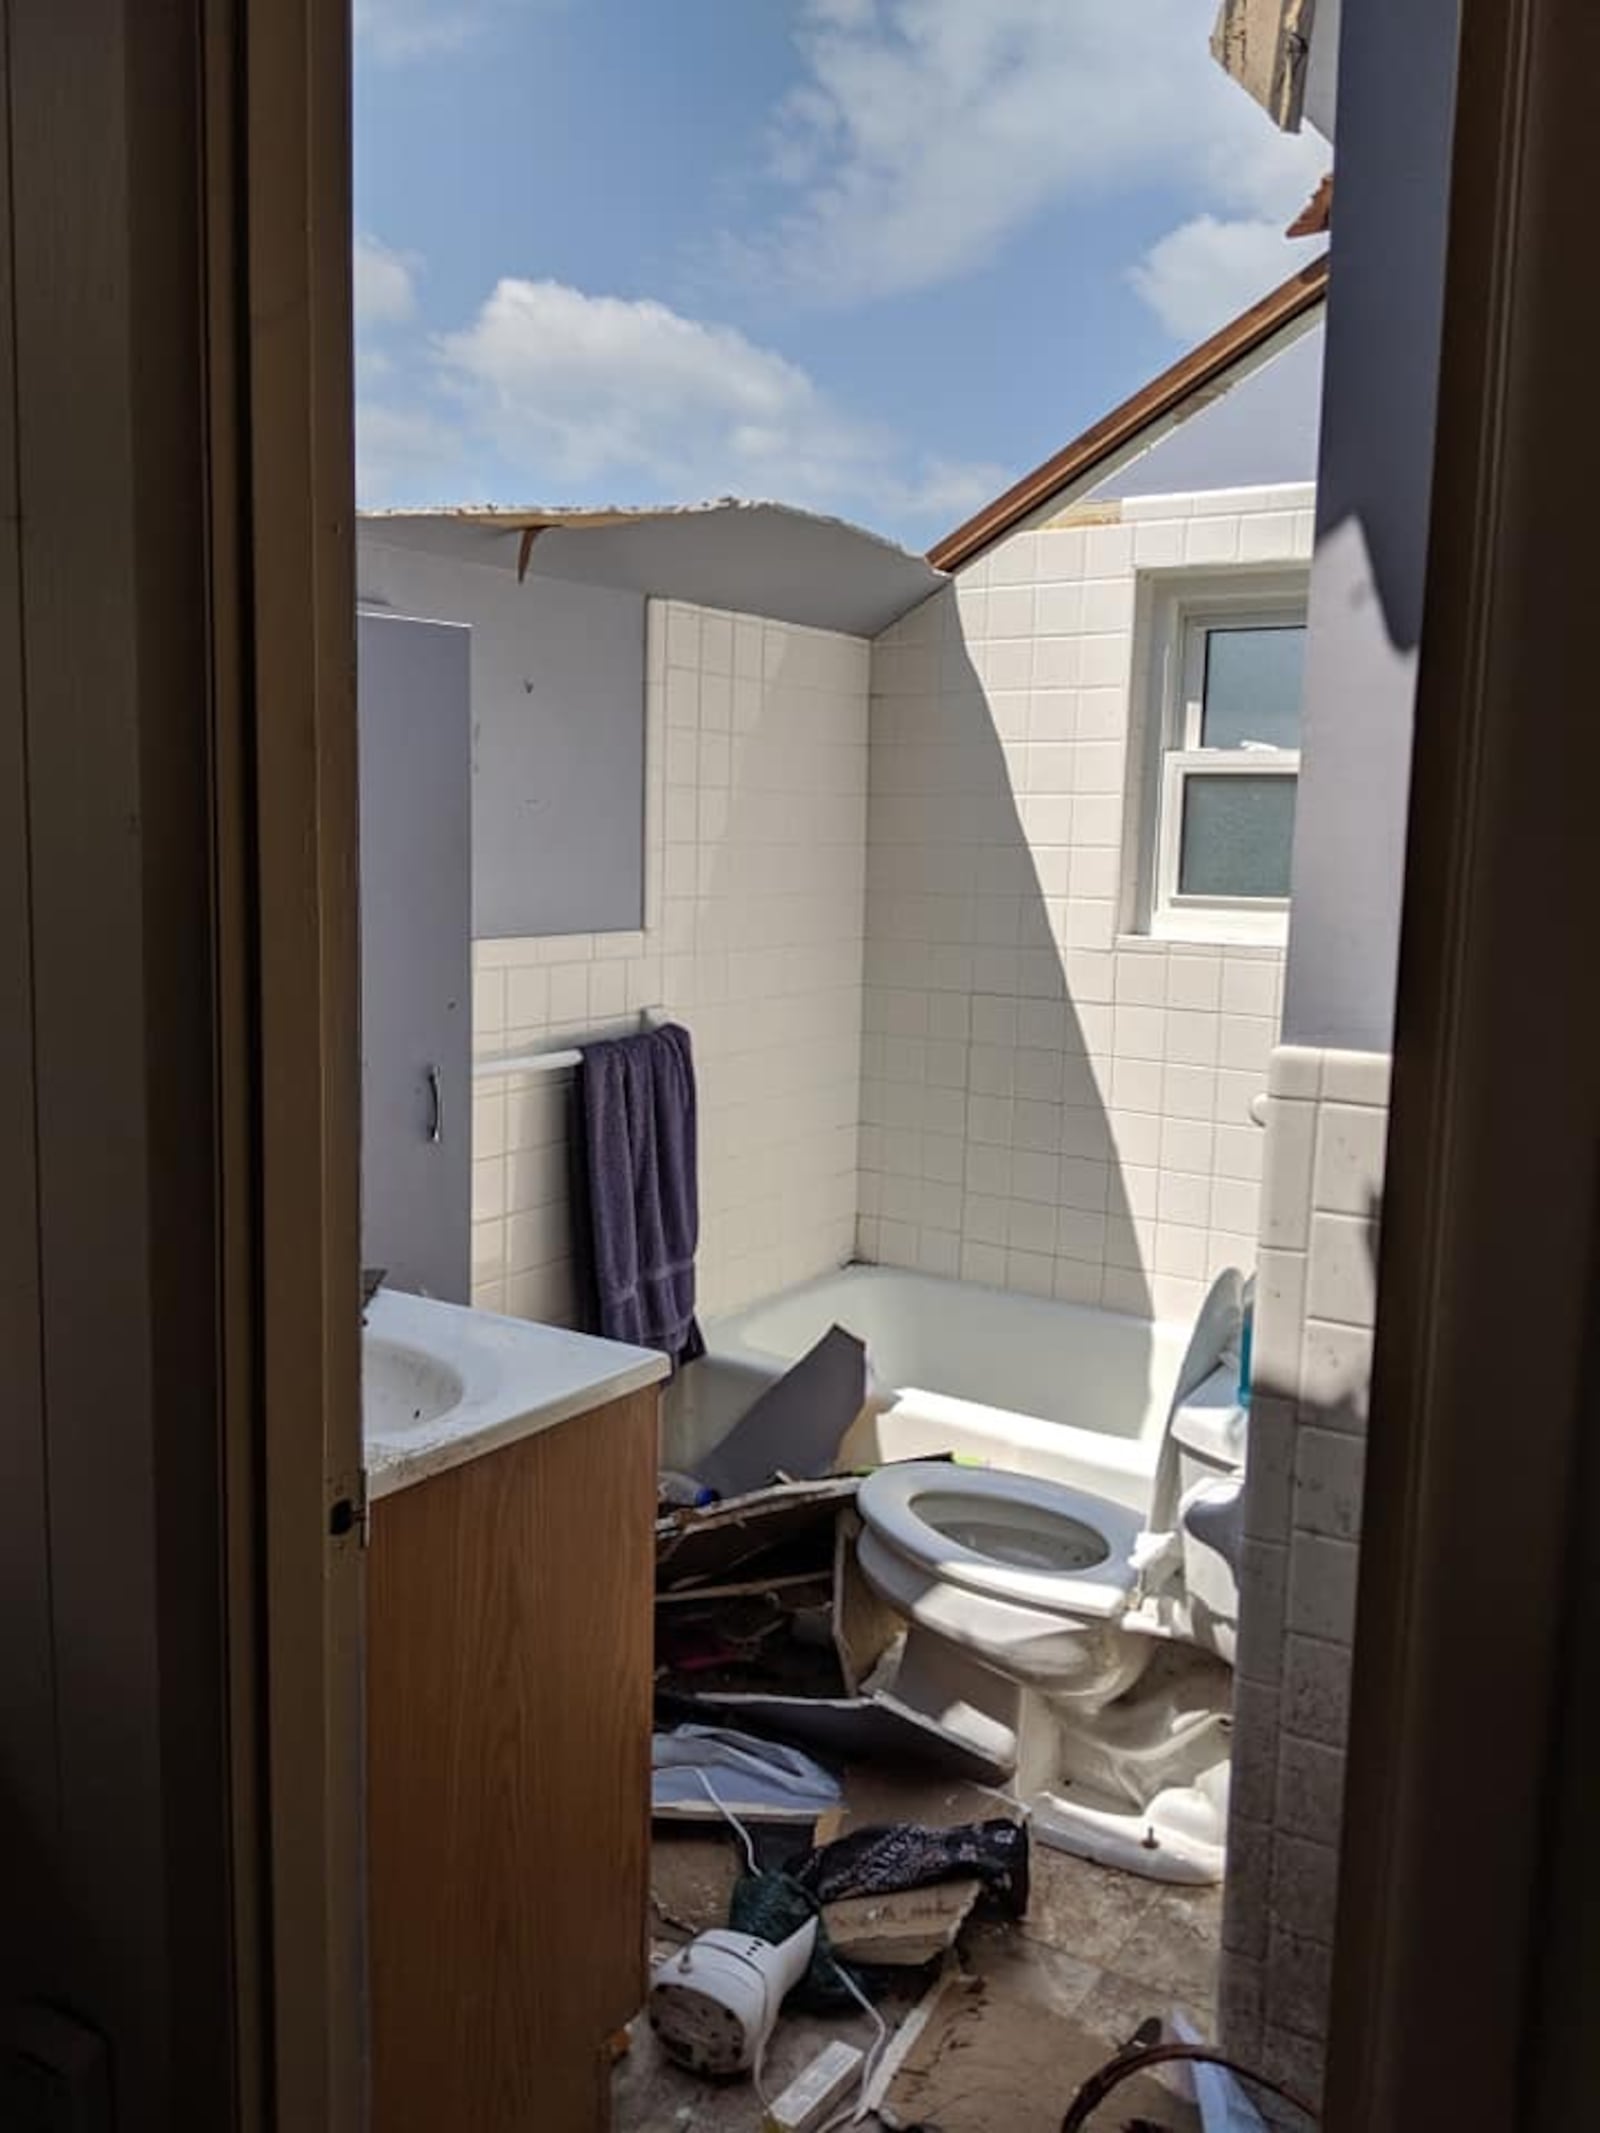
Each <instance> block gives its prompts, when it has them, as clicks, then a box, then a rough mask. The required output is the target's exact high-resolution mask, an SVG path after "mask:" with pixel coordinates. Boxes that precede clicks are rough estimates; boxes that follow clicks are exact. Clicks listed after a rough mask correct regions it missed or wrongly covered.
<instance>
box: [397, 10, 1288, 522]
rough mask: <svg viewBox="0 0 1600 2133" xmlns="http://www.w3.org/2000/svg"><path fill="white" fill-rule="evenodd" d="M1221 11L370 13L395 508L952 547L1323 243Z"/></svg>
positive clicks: (1282, 141) (1284, 142)
mask: <svg viewBox="0 0 1600 2133" xmlns="http://www.w3.org/2000/svg"><path fill="white" fill-rule="evenodd" d="M1214 12H1215V0H355V19H356V305H357V391H358V410H357V412H358V446H359V468H358V481H359V489H360V496H361V501H362V503H363V504H367V505H382V504H429V503H459V502H469V501H470V502H494V503H502V504H510V503H542V504H555V503H649V502H657V501H685V500H690V499H695V498H700V497H705V496H716V495H727V494H732V495H742V496H762V497H776V498H778V499H780V500H782V501H785V502H790V503H796V504H801V505H805V506H807V507H809V508H812V509H817V510H824V511H836V512H839V513H841V514H843V515H844V516H847V517H851V518H856V519H859V520H861V521H863V522H864V523H866V524H868V525H872V526H875V527H877V528H878V529H879V530H881V531H883V532H886V533H890V534H892V535H894V536H896V537H898V538H900V539H902V540H904V541H906V542H907V543H908V544H909V545H911V546H914V547H919V548H920V547H924V546H926V545H927V544H928V543H929V542H930V541H932V540H933V539H935V538H937V536H938V535H939V534H940V533H942V532H944V531H946V530H947V529H948V528H949V527H950V526H951V525H953V524H955V523H956V522H957V521H958V520H959V519H961V518H962V517H964V516H965V515H966V513H967V512H968V511H970V510H972V509H973V508H974V507H975V506H976V505H978V504H979V503H981V502H983V501H984V500H985V499H986V498H987V497H988V496H990V495H992V494H993V493H994V492H995V491H996V490H997V489H999V488H1001V487H1003V486H1004V485H1005V483H1006V482H1008V481H1009V480H1012V479H1014V478H1015V476H1016V475H1017V474H1018V473H1020V472H1021V471H1022V470H1023V469H1025V468H1026V467H1028V466H1031V465H1032V464H1034V463H1035V462H1036V461H1037V460H1039V459H1041V458H1042V457H1044V456H1045V454H1047V453H1049V452H1052V451H1054V450H1055V449H1056V448H1057V447H1058V446H1059V445H1061V444H1062V443H1064V442H1065V441H1066V440H1067V439H1068V438H1069V437H1071V436H1072V435H1074V434H1075V433H1076V432H1077V431H1078V430H1079V429H1081V428H1082V427H1084V425H1085V424H1087V423H1089V422H1091V421H1093V420H1094V419H1095V418H1096V417H1097V416H1098V415H1100V414H1102V413H1103V412H1104V411H1105V409H1106V408H1108V407H1109V406H1111V405H1112V404H1114V403H1115V402H1116V401H1117V400H1119V399H1121V398H1123V397H1124V396H1125V395H1126V394H1127V393H1128V392H1130V391H1132V390H1133V389H1134V388H1135V387H1136V386H1137V385H1139V384H1140V383H1141V382H1142V381H1143V380H1144V379H1145V378H1146V377H1148V376H1149V375H1150V374H1152V373H1153V372H1154V371H1156V370H1158V369H1160V368H1161V367H1162V366H1163V365H1164V364H1166V363H1168V362H1170V361H1171V360H1172V359H1173V357H1174V356H1175V355H1176V354H1177V353H1179V352H1180V351H1181V350H1182V349H1183V348H1184V347H1186V346H1188V345H1189V344H1191V343H1192V342H1193V341H1195V340H1197V339H1199V338H1200V337H1202V336H1203V335H1204V334H1206V333H1208V332H1210V331H1211V330H1212V329H1213V328H1214V327H1215V326H1217V325H1218V324H1220V323H1221V322H1222V321H1223V320H1224V319H1225V318H1227V317H1229V316H1230V315H1231V314H1232V313H1233V312H1235V311H1237V310H1238V309H1240V308H1241V307H1242V306H1243V305H1244V304H1246V303H1248V302H1249V301H1250V300H1251V299H1252V298H1253V297H1255V296H1257V295H1259V294H1261V293H1262V292H1263V291H1264V290H1266V289H1268V288H1270V287H1271V286H1272V285H1273V284H1274V283H1275V282H1277V281H1279V280H1281V279H1282V278H1283V277H1284V276H1285V275H1286V274H1288V273H1290V272H1291V271H1292V270H1293V268H1294V267H1295V265H1296V264H1298V262H1299V260H1300V259H1301V258H1303V257H1304V256H1307V254H1308V252H1309V250H1311V249H1314V247H1306V246H1303V245H1302V246H1295V245H1291V244H1289V243H1287V242H1286V241H1285V240H1284V238H1283V236H1282V234H1281V233H1282V230H1283V227H1284V224H1285V223H1286V222H1287V221H1288V219H1289V217H1290V216H1291V214H1292V213H1293V212H1294V210H1295V209H1296V208H1297V207H1299V205H1300V204H1301V202H1302V201H1303V200H1304V199H1305V197H1306V195H1307V194H1308V193H1309V191H1310V190H1311V187H1312V185H1313V184H1314V183H1315V181H1316V179H1317V178H1318V177H1319V176H1320V175H1321V173H1322V171H1323V169H1324V168H1325V167H1326V164H1327V151H1326V149H1325V148H1323V146H1322V144H1321V143H1320V142H1318V141H1317V140H1316V138H1315V137H1314V136H1313V135H1311V134H1309V133H1307V134H1306V135H1304V136H1303V137H1302V138H1300V139H1298V140H1295V139H1288V138H1285V137H1283V136H1280V135H1278V134H1277V133H1275V132H1274V130H1273V128H1272V127H1271V125H1270V124H1269V123H1268V121H1267V119H1266V118H1265V116H1264V115H1263V114H1262V113H1261V112H1259V111H1257V110H1256V109H1255V107H1254V106H1253V105H1251V104H1250V103H1249V102H1248V101H1247V100H1246V99H1245V97H1244V96H1243V95H1242V93H1241V92H1240V91H1239V90H1238V89H1237V88H1236V87H1235V86H1234V85H1233V84H1232V83H1231V82H1230V81H1228V80H1227V79H1226V77H1225V76H1224V75H1223V74H1222V73H1221V71H1220V69H1219V68H1217V67H1216V65H1215V64H1214V63H1213V61H1212V60H1211V58H1210V56H1209V53H1208V51H1207V35H1208V32H1209V28H1210V23H1211V18H1212V16H1213V14H1214Z"/></svg>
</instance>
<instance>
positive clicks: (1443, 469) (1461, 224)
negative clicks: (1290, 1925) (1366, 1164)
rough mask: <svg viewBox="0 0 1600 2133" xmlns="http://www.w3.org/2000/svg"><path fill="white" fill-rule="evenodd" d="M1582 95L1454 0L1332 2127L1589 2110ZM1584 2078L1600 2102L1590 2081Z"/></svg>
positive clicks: (1592, 777) (1588, 856)
mask: <svg viewBox="0 0 1600 2133" xmlns="http://www.w3.org/2000/svg"><path fill="white" fill-rule="evenodd" d="M1597 77H1600V21H1597V17H1596V16H1595V14H1594V11H1593V10H1592V9H1591V8H1590V7H1589V6H1588V5H1587V4H1586V0H1462V43H1461V64H1460V76H1459V89H1458V105H1457V121H1456V146H1455V154H1454V167H1453V174H1452V194H1451V226H1450V238H1449V249H1448V264H1447V279H1446V293H1445V316H1444V335H1443V352H1442V361H1441V374H1440V399H1439V422H1438V439H1437V458H1436V472H1435V483H1434V494H1433V506H1432V521H1431V524H1432V535H1431V541H1430V551H1429V564H1428V583H1427V597H1426V610H1425V620H1424V630H1423V641H1422V649H1421V664H1420V671H1419V685H1418V693H1417V708H1416V742H1415V758H1414V769H1413V783H1412V794H1411V812H1410V830H1409V844H1408V856H1407V867H1406V882H1405V921H1404V932H1403V942H1402V953H1401V969H1400V987H1399V999H1398V1012H1397V1025H1396V1039H1395V1074H1394V1104H1393V1113H1392V1122H1391V1136H1390V1149H1389V1161H1388V1179H1387V1187H1386V1192H1385V1205H1384V1226H1383V1243H1382V1253H1381V1264H1380V1281H1379V1307H1378V1327H1377V1347H1376V1358H1375V1367H1374V1386H1373V1403H1372V1420H1371V1428H1370V1434H1369V1440H1368V1473H1367V1487H1366V1503H1365V1511H1364V1520H1363V1537H1362V1564H1361V1585H1360V1597H1359V1606H1358V1619H1357V1634H1356V1645H1355V1664H1354V1687H1353V1709H1352V1718H1351V1731H1350V1757H1349V1774H1348V1789H1347V1794H1346V1806H1345V1832H1346V1834H1345V1839H1344V1845H1343V1857H1342V1864H1341V1873H1340V1887H1339V1913H1338V1934H1337V1944H1336V1952H1335V1961H1334V1984H1333V2006H1332V2028H1331V2037H1330V2050H1329V2065H1328V2088H1327V2115H1326V2120H1325V2123H1326V2125H1327V2127H1328V2128H1329V2129H1337V2133H1357V2129H1359V2133H1385V2129H1389V2128H1394V2129H1396V2133H1399V2129H1400V2128H1402V2127H1411V2126H1420V2125H1428V2126H1434V2125H1437V2126H1446V2125H1448V2126H1451V2127H1453V2128H1456V2127H1459V2128H1462V2129H1466V2128H1477V2127H1484V2128H1491V2127H1492V2128H1495V2129H1496V2133H1498V2129H1501V2128H1508V2127H1512V2126H1524V2125H1527V2126H1532V2125H1535V2124H1538V2125H1545V2124H1550V2125H1554V2124H1557V2123H1577V2122H1578V2117H1579V2116H1580V2115H1581V2113H1575V2115H1574V2116H1572V2117H1571V2118H1570V2119H1568V2118H1566V2117H1564V2116H1563V2115H1562V2114H1561V2113H1560V2112H1559V2111H1558V2112H1557V2113H1556V2114H1555V2115H1553V2116H1552V2115H1546V2114H1544V2113H1543V2112H1542V2111H1541V2109H1540V2107H1539V2105H1538V2103H1537V2102H1536V2100H1535V2098H1536V2094H1537V2093H1542V2091H1540V2089H1539V2084H1540V2083H1541V2082H1543V2081H1545V2080H1546V2079H1548V2078H1550V2077H1551V2075H1552V2072H1553V2070H1555V2069H1557V2068H1558V2067H1559V2066H1560V2065H1562V2064H1563V2061H1562V2058H1561V2051H1562V2048H1563V2047H1565V2048H1566V2050H1567V2051H1568V2052H1569V2053H1570V2050H1571V2048H1572V2039H1571V2037H1570V2036H1568V2037H1565V2038H1563V2037H1561V2036H1552V2035H1551V2034H1549V2033H1548V2031H1547V2032H1546V2033H1545V2034H1544V2035H1543V2036H1542V2038H1541V2017H1540V2015H1539V2006H1540V1996H1539V1993H1538V1990H1537V1986H1538V1983H1539V1981H1540V1950H1541V1943H1542V1942H1543V1941H1544V1939H1545V1936H1546V1934H1547V1932H1548V1931H1549V1930H1550V1924H1551V1919H1552V1916H1553V1912H1552V1905H1555V1906H1557V1907H1558V1908H1559V1906H1560V1904H1561V1902H1562V1899H1563V1897H1564V1896H1566V1895H1568V1894H1570V1887H1569V1886H1568V1885H1567V1877H1566V1876H1564V1875H1563V1874H1561V1873H1557V1872H1556V1871H1555V1867H1556V1861H1555V1858H1554V1857H1553V1855H1552V1854H1551V1853H1550V1851H1549V1850H1548V1849H1547V1838H1546V1823H1547V1821H1548V1820H1549V1817H1548V1816H1547V1814H1546V1812H1545V1809H1546V1806H1547V1803H1549V1802H1550V1801H1551V1800H1552V1799H1557V1798H1559V1791H1560V1778H1561V1753H1560V1741H1561V1729H1562V1724H1563V1720H1564V1719H1565V1720H1566V1721H1568V1722H1570V1721H1571V1718H1572V1716H1573V1713H1572V1710H1571V1708H1570V1706H1565V1705H1564V1703H1563V1686H1564V1684H1563V1669H1562V1659H1563V1656H1564V1652H1565V1649H1566V1636H1565V1632H1566V1629H1567V1625H1568V1624H1569V1622H1570V1621H1571V1620H1572V1616H1573V1605H1574V1599H1575V1595H1576V1590H1577V1587H1576V1579H1577V1576H1578V1569H1579V1561H1580V1559H1579V1557H1578V1556H1576V1555H1575V1554H1574V1553H1573V1550H1572V1542H1573V1540H1574V1537H1575V1534H1581V1535H1583V1536H1585V1537H1586V1535H1587V1529H1588V1526H1589V1525H1590V1524H1592V1521H1593V1516H1594V1510H1593V1499H1592V1496H1591V1497H1588V1498H1585V1497H1584V1496H1583V1495H1582V1493H1581V1491H1580V1490H1579V1488H1578V1486H1577V1483H1578V1480H1579V1476H1580V1473H1581V1472H1582V1471H1583V1469H1582V1468H1581V1467H1580V1463H1579V1461H1580V1452H1581V1449H1582V1446H1583V1444H1584V1440H1585V1432H1586V1430H1588V1431H1589V1432H1590V1433H1592V1429H1593V1425H1594V1418H1595V1389H1594V1380H1593V1362H1594V1344H1593V1341H1592V1338H1591V1327H1592V1325H1593V1315H1594V1310H1595V1305H1596V1300H1597V1287H1596V1264H1597V1262H1596V1243H1597V1235H1600V1229H1597V1211H1600V1199H1597V1174H1596V1158H1597V1151H1600V1013H1597V1011H1596V1008H1595V1005H1594V1001H1593V997H1592V994H1593V982H1592V973H1593V970H1594V967H1595V957H1596V945H1595V944H1596V941H1597V939H1600V875H1597V871H1596V867H1595V860H1594V832H1593V826H1592V825H1593V818H1594V794H1595V792H1596V790H1597V780H1600V730H1597V724H1596V721H1595V720H1594V719H1593V718H1592V716H1590V715H1589V712H1588V706H1589V703H1590V700H1591V699H1592V696H1593V679H1592V673H1593V657H1594V654H1593V645H1594V624H1593V614H1594V585H1593V579H1594V554H1595V532H1594V528H1595V510H1596V504H1595V499H1596V498H1597V497H1600V443H1597V439H1600V431H1597V428H1596V425H1595V422H1594V419H1593V411H1592V407H1591V405H1590V373H1591V371H1592V363H1593V354H1592V350H1593V340H1592V335H1591V334H1590V333H1589V331H1588V330H1587V327H1586V312H1587V309H1588V307H1589V306H1590V305H1591V304H1592V297H1591V296H1590V293H1589V289H1588V284H1587V277H1586V275H1585V273H1584V270H1583V261H1584V258H1585V256H1586V247H1587V244H1588V241H1589V237H1590V231H1589V224H1590V220H1591V212H1590V210H1591V203H1592V201H1593V200H1594V198H1595V195H1596V192H1597V190H1600V135H1597V134H1596V130H1595V127H1594V118H1593V93H1592V92H1593V84H1594V81H1595V79H1596V78H1597ZM1589 1470H1590V1471H1591V1472H1592V1465H1591V1467H1590V1469H1589ZM1575 1514H1576V1516H1575ZM1590 1612H1591V1613H1592V1609H1591V1610H1590ZM1592 1656H1593V1655H1592V1652H1591V1653H1590V1654H1589V1659H1590V1663H1591V1664H1592ZM1589 1724H1590V1725H1591V1727H1592V1724H1593V1720H1592V1719H1590V1720H1589ZM1553 1788H1554V1789H1553ZM1568 1836H1569V1838H1570V1830H1569V1831H1568ZM1593 1850H1594V1847H1593V1840H1592V1839H1591V1840H1589V1855H1590V1861H1591V1864H1592V1860H1593ZM1571 1862H1572V1855H1571V1854H1570V1853H1569V1854H1568V1855H1566V1859H1565V1861H1564V1864H1566V1865H1568V1866H1570V1864H1571ZM1567 1945H1569V1946H1570V1945H1571V1944H1570V1943H1568V1944H1567ZM1542 1982H1543V1984H1544V1985H1546V1986H1548V1985H1550V1983H1551V1982H1552V1981H1551V1979H1550V1978H1549V1977H1548V1975H1547V1976H1545V1977H1544V1979H1543V1981H1542ZM1557 1982H1559V1980H1558V1981H1557ZM1568 1983H1569V1985H1570V1983H1571V1980H1570V1979H1569V1980H1568ZM1544 2004H1545V2006H1546V2007H1547V2008H1548V2007H1551V2006H1553V2005H1555V2002H1553V2001H1550V2000H1548V1999H1546V2000H1545V2001H1544ZM1564 2063H1565V2065H1566V2067H1567V2070H1568V2071H1570V2068H1571V2065H1572V2061H1571V2058H1570V2056H1569V2057H1568V2058H1567V2059H1566V2060H1565V2062H1564ZM1589 2081H1590V2087H1589V2090H1588V2106H1587V2107H1588V2109H1589V2110H1591V2111H1592V2108H1593V2087H1592V2081H1593V2073H1592V2068H1591V2070H1590V2074H1589ZM1558 2085H1559V2084H1558ZM1551 2093H1554V2092H1553V2091H1552V2092H1551Z"/></svg>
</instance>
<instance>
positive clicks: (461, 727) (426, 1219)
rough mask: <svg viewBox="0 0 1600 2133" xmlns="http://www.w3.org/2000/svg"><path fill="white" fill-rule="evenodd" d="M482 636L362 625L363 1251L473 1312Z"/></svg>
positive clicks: (414, 626) (410, 1283)
mask: <svg viewBox="0 0 1600 2133" xmlns="http://www.w3.org/2000/svg"><path fill="white" fill-rule="evenodd" d="M470 647H471V632H470V631H469V630H466V629H462V628H460V627H459V626H458V625H456V624H454V623H448V622H414V621H412V620H410V619H409V618H407V617H404V616H398V615H370V614H364V615H362V616H361V618H360V639H359V646H358V651H359V659H360V667H359V698H360V733H361V1107H362V1118H361V1195H362V1207H361V1256H362V1259H363V1261H364V1262H365V1263H366V1264H367V1265H368V1266H381V1267H387V1269H388V1271H389V1278H390V1280H391V1281H392V1282H393V1283H394V1285H395V1287H396V1288H401V1289H413V1290H416V1291H418V1292H419V1293H421V1294H423V1295H427V1296H438V1297H442V1298H443V1299H444V1300H445V1301H446V1302H447V1303H467V1302H468V1301H470V1296H469V1289H470V1283H471V1259H472V1245H471V1219H472V1215H471V1203H472V1167H471V1166H472V745H471V742H472V736H471V693H470V688H471V685H470V672H469V664H468V660H469V653H470Z"/></svg>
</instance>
